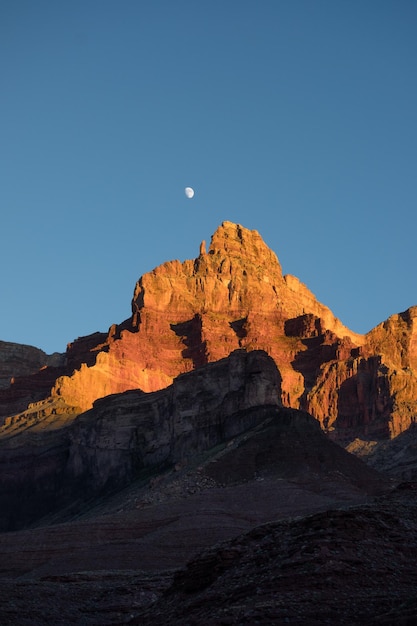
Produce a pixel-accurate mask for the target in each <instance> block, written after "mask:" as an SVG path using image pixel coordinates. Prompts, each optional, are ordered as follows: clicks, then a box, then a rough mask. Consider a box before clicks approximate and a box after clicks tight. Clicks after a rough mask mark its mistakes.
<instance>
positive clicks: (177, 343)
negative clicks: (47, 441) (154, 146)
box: [0, 222, 417, 442]
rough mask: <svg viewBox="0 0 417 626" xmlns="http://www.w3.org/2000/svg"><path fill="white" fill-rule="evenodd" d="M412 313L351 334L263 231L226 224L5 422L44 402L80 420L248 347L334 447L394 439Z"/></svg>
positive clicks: (410, 348) (411, 366)
mask: <svg viewBox="0 0 417 626" xmlns="http://www.w3.org/2000/svg"><path fill="white" fill-rule="evenodd" d="M416 311H417V307H412V308H410V309H409V310H408V311H405V312H404V313H401V314H398V315H394V316H392V317H391V318H390V319H389V320H387V321H386V322H384V323H382V324H380V325H379V326H377V327H376V328H375V329H373V330H372V331H370V332H369V333H368V334H367V335H358V334H356V333H353V332H352V331H350V330H349V329H348V328H346V327H345V326H343V324H342V323H341V322H340V321H339V320H338V319H337V318H336V317H335V316H334V315H333V314H332V312H331V311H330V309H328V308H327V307H326V306H324V305H323V304H321V303H320V302H318V301H317V299H316V298H315V296H314V295H313V294H312V293H311V292H310V291H309V290H308V289H307V287H306V286H305V285H303V284H302V283H301V282H300V281H299V280H298V279H297V278H295V277H293V276H290V275H285V276H284V275H283V274H282V270H281V266H280V264H279V261H278V259H277V257H276V255H275V254H274V252H272V251H271V250H270V249H269V248H268V247H267V245H266V244H265V243H264V241H263V240H262V238H261V236H260V235H259V234H258V233H257V232H256V231H250V230H247V229H245V228H244V227H242V226H240V225H237V224H233V223H231V222H224V223H223V224H222V225H221V226H220V227H219V228H218V229H217V231H216V232H215V233H214V235H213V237H212V239H211V243H210V246H209V248H208V250H207V251H206V249H205V244H204V245H203V244H202V245H201V246H200V254H199V256H198V257H197V258H196V259H194V260H187V261H184V262H183V263H181V262H180V261H170V262H166V263H164V264H162V265H161V266H159V267H157V268H155V269H154V270H153V271H151V272H149V273H148V274H145V275H144V276H142V277H141V278H140V279H139V281H138V282H137V284H136V287H135V289H134V295H133V300H132V316H131V318H129V319H128V320H126V321H125V322H123V323H122V324H120V325H113V326H112V327H111V328H110V330H109V332H108V333H107V334H104V333H96V334H95V335H91V336H89V337H85V338H81V339H79V340H77V341H75V342H74V343H73V344H70V346H69V348H68V351H67V354H66V361H65V366H64V367H62V368H61V369H60V370H59V369H57V370H52V369H51V368H46V372H45V371H42V372H39V373H38V374H34V375H32V376H31V377H30V381H28V379H27V378H26V379H25V380H24V381H23V379H19V378H17V379H16V380H15V381H14V383H13V384H12V385H11V386H10V387H9V388H8V389H6V390H3V392H2V394H3V395H2V394H1V393H0V419H1V416H3V420H6V421H7V420H8V421H9V422H10V419H12V420H14V422H16V423H17V422H19V423H20V424H22V423H25V422H26V420H27V411H25V409H26V408H27V405H28V403H29V402H30V403H31V404H32V405H33V404H36V403H38V402H39V401H41V400H42V399H45V401H46V402H47V406H49V407H51V406H52V405H53V406H54V407H55V410H56V412H57V414H65V413H68V414H69V415H73V414H76V413H80V412H82V411H86V410H89V409H90V408H91V407H92V405H93V403H94V402H95V400H97V399H98V398H100V397H103V396H106V395H109V394H114V393H121V392H123V391H126V390H129V389H137V388H139V389H141V390H142V391H146V392H151V391H156V390H160V389H163V388H165V387H167V386H168V385H170V384H171V383H172V381H173V379H174V378H175V377H176V376H178V375H179V374H181V373H184V372H188V371H191V370H193V369H196V368H199V367H201V366H202V365H205V364H207V363H210V362H214V361H217V360H219V359H221V358H224V357H226V356H227V355H228V354H230V353H231V352H233V351H234V350H236V349H240V348H241V349H245V350H247V351H251V350H265V351H266V352H267V353H268V354H269V355H270V356H271V357H272V358H273V359H274V360H275V363H276V364H277V366H278V369H279V372H280V375H281V378H282V383H281V397H280V400H281V401H282V403H283V405H284V406H287V407H293V408H301V409H304V410H307V411H309V412H310V413H311V414H313V415H314V416H315V417H316V419H317V420H318V421H319V422H320V424H321V426H322V427H323V429H325V430H327V431H328V432H329V433H331V436H332V437H334V438H335V439H338V440H339V441H342V442H348V441H350V440H352V439H354V438H355V437H358V436H360V437H362V438H364V439H365V438H367V439H372V438H379V439H380V438H388V437H393V436H396V435H397V434H399V433H400V432H402V431H403V430H405V429H407V428H408V427H409V425H410V424H411V423H412V422H413V421H414V420H415V416H416V414H417V405H416V402H417V400H416V398H417V395H416V390H417V378H416V360H417V356H416V354H417V348H416V346H417V332H416V324H415V318H416ZM42 376H43V377H44V379H45V378H47V379H48V380H47V381H44V380H43V378H42ZM29 382H30V384H29ZM46 382H47V384H46ZM22 389H23V390H22ZM28 389H29V390H30V393H28ZM25 402H26V406H25ZM34 410H35V412H36V410H39V411H41V412H42V411H43V410H44V409H43V407H42V406H40V405H36V406H35V407H33V406H32V407H31V408H30V413H31V414H33V412H34Z"/></svg>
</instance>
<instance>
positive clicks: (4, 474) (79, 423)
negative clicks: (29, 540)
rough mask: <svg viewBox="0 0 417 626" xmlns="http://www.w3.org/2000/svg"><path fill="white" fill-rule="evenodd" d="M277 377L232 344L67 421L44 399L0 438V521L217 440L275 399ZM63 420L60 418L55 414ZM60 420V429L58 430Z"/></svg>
mask: <svg viewBox="0 0 417 626" xmlns="http://www.w3.org/2000/svg"><path fill="white" fill-rule="evenodd" d="M280 382H281V379H280V375H279V372H278V370H277V368H276V366H275V363H274V361H273V360H272V359H271V358H270V357H269V356H268V355H267V354H265V353H264V352H259V351H253V352H245V351H243V350H239V351H236V352H234V353H233V354H231V355H230V356H229V357H228V358H226V359H223V360H220V361H219V362H216V363H213V364H209V365H206V366H205V367H203V368H200V369H198V370H195V371H193V372H190V373H188V374H184V375H182V376H179V377H178V378H177V379H176V380H175V381H174V383H173V384H172V385H171V386H169V387H168V388H166V389H164V390H161V391H159V392H157V393H151V394H146V393H144V392H142V391H140V390H132V391H128V392H125V393H123V394H119V395H113V396H110V397H107V398H103V399H101V400H99V401H97V402H96V403H95V405H94V407H93V408H92V409H91V410H90V411H88V412H86V413H83V414H81V415H79V417H78V418H77V419H75V420H74V416H70V415H67V419H66V421H65V420H63V419H62V415H61V416H59V407H57V405H56V404H53V403H52V404H51V408H50V410H49V411H48V412H45V413H44V414H43V415H42V416H41V417H39V416H38V414H37V413H36V411H34V412H33V417H32V423H31V424H30V427H27V424H28V422H29V417H27V419H26V421H25V422H24V424H23V427H22V425H19V424H18V425H17V427H16V424H13V423H11V424H9V425H6V426H5V427H4V429H3V439H2V440H1V441H0V528H1V529H2V530H8V529H11V528H16V527H18V526H20V525H24V524H28V523H30V522H31V521H33V520H35V519H37V518H39V517H41V516H42V515H44V514H46V513H47V512H49V511H51V510H54V509H57V508H60V507H63V506H64V505H65V506H70V505H71V506H75V505H76V503H77V501H78V500H81V501H84V500H85V499H86V498H88V497H96V496H98V495H99V494H101V493H105V492H108V491H109V490H111V489H115V488H120V487H122V486H124V485H126V484H128V483H129V482H130V481H131V480H133V479H134V478H138V477H139V476H141V475H145V476H148V477H149V475H151V474H152V473H155V472H157V471H160V470H161V468H166V467H170V466H172V465H173V464H175V463H176V462H181V461H182V460H183V459H184V458H187V457H188V456H195V455H197V454H199V453H202V452H203V451H206V450H208V449H210V448H213V447H215V446H217V445H218V444H220V443H224V442H225V441H227V440H228V439H230V438H232V437H234V436H235V435H238V434H240V433H242V432H244V431H245V430H247V429H249V428H251V427H252V426H254V425H256V424H258V423H260V422H261V421H262V420H264V419H265V409H267V408H268V407H270V406H277V405H278V404H279V400H278V398H279V396H280ZM60 420H61V421H60ZM58 425H59V426H60V427H58Z"/></svg>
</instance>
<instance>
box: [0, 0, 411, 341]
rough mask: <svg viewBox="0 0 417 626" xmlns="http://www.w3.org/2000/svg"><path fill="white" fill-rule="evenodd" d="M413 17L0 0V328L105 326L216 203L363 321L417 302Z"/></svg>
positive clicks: (204, 222) (201, 227) (75, 330)
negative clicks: (189, 192)
mask: <svg viewBox="0 0 417 626" xmlns="http://www.w3.org/2000/svg"><path fill="white" fill-rule="evenodd" d="M416 32H417V2H415V0H392V1H386V0H373V1H370V0H317V1H315V0H249V1H246V0H221V1H218V0H210V1H208V0H207V1H206V0H152V1H151V0H147V1H146V0H142V1H141V0H117V1H116V0H112V1H108V0H82V1H79V0H71V1H69V0H68V1H64V0H62V1H57V0H47V1H46V0H36V2H34V1H33V0H0V76H1V83H0V84H1V87H0V89H1V96H0V102H1V116H0V211H1V246H0V255H1V256H0V259H1V260H0V271H1V280H0V284H1V307H0V322H1V331H0V339H2V340H4V341H15V342H18V343H27V344H31V345H35V346H37V347H39V348H42V349H43V350H45V351H46V352H48V353H50V352H53V351H60V352H62V351H64V350H65V348H66V344H67V343H68V342H70V341H72V340H73V339H75V338H76V337H78V336H82V335H87V334H90V333H92V332H94V331H97V330H100V331H106V330H107V329H108V327H109V326H110V325H111V324H112V323H114V322H115V323H119V322H121V321H123V320H124V319H126V318H127V317H129V315H130V302H131V297H132V294H133V289H134V285H135V282H136V280H137V279H138V278H139V277H140V276H141V275H142V274H143V273H145V272H147V271H149V270H151V269H152V268H153V267H155V266H157V265H159V264H161V263H163V262H164V261H167V260H171V259H176V258H178V259H180V260H181V261H182V260H185V259H187V258H194V257H195V256H197V254H198V249H199V244H200V241H201V240H202V239H205V240H206V241H207V242H209V240H210V237H211V235H212V233H213V232H214V231H215V229H216V228H217V226H218V225H219V224H220V223H221V222H222V221H223V220H231V221H233V222H237V223H240V224H242V225H243V226H246V227H247V228H251V229H256V230H258V231H259V232H260V234H261V235H262V236H263V238H264V240H265V241H266V242H267V244H268V245H269V246H270V247H271V248H272V249H273V250H274V251H275V252H276V254H277V255H278V258H279V260H280V262H281V264H282V266H283V271H284V273H288V274H294V275H295V276H297V277H298V278H299V279H300V280H302V281H303V282H304V283H306V285H307V286H308V287H309V288H310V289H311V290H312V291H313V293H315V295H316V296H317V298H318V299H319V300H320V301H321V302H323V303H324V304H326V305H327V306H329V307H330V308H331V309H332V311H333V312H334V313H335V314H336V315H337V316H338V317H339V318H340V319H341V320H342V321H343V323H345V324H346V325H347V326H349V327H350V328H351V329H352V330H354V331H356V332H367V331H368V330H370V329H371V328H372V327H373V326H375V325H376V324H378V323H379V322H381V321H383V320H384V319H386V318H387V317H388V316H389V315H391V314H393V313H397V312H400V311H403V310H404V309H406V308H408V307H409V306H411V305H415V304H417V293H416V283H417V281H416V250H415V248H416V246H415V239H416V222H417V217H416V215H417V213H416V162H417V151H416V146H417V141H416V140H417V124H416V115H417V113H416V112H417V37H416ZM187 185H190V186H192V187H194V189H195V192H196V194H195V197H194V198H193V199H192V200H187V198H186V197H185V195H184V187H185V186H187Z"/></svg>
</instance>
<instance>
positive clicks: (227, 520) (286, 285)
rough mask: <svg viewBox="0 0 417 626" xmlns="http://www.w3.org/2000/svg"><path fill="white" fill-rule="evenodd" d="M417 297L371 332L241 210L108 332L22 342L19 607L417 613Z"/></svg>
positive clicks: (7, 480)
mask: <svg viewBox="0 0 417 626" xmlns="http://www.w3.org/2000/svg"><path fill="white" fill-rule="evenodd" d="M416 313H417V307H413V308H411V309H409V310H408V311H405V312H403V313H400V314H398V315H393V316H392V317H391V318H389V319H388V320H387V321H386V322H384V323H382V324H380V325H379V326H377V327H376V328H375V329H373V330H372V331H370V333H368V334H367V335H363V336H362V335H357V334H354V333H352V332H351V331H350V330H349V329H347V328H346V327H344V326H343V325H342V323H341V322H340V321H339V320H338V319H337V318H336V317H335V316H334V315H333V314H332V313H331V311H330V310H329V309H328V308H327V307H325V306H324V305H322V304H321V303H319V302H318V301H317V300H316V298H315V297H314V296H313V294H312V293H311V292H310V291H309V290H308V289H307V287H305V286H304V285H303V284H302V283H300V282H299V281H298V280H297V279H296V278H294V277H291V276H283V275H282V271H281V267H280V264H279V261H278V259H277V257H276V256H275V254H274V253H273V252H272V251H271V250H269V248H268V247H267V246H266V245H265V243H264V242H263V241H262V239H261V237H260V235H259V234H258V233H257V232H256V231H249V230H247V229H245V228H243V227H241V226H239V225H236V224H232V223H230V222H224V223H223V224H222V225H221V226H220V227H219V228H218V230H217V231H216V233H215V234H214V235H213V237H212V240H211V244H210V246H209V248H208V250H206V246H205V243H204V242H203V243H202V244H201V245H200V251H199V255H198V256H197V257H196V259H194V260H189V261H185V262H184V263H180V262H179V261H172V262H168V263H165V264H163V265H161V266H160V267H158V268H156V269H155V270H153V271H152V272H150V273H148V274H145V275H144V276H143V277H142V278H140V279H139V281H138V282H137V284H136V287H135V290H134V295H133V300H132V315H131V317H130V318H129V319H127V320H125V321H124V322H122V323H121V324H119V325H116V324H115V325H113V326H112V327H111V328H110V329H109V332H108V333H94V334H93V335H89V336H87V337H81V338H79V339H77V340H76V341H74V342H73V343H71V344H69V345H68V348H67V351H66V354H65V355H52V356H51V357H48V356H47V355H44V354H43V353H41V351H37V350H36V349H35V348H30V347H27V346H22V347H19V346H16V345H15V344H0V350H1V348H2V346H3V347H6V348H7V349H6V350H4V351H3V357H2V358H0V363H2V366H1V367H2V369H1V372H2V376H3V380H4V381H5V382H4V386H3V388H2V389H0V413H1V418H0V419H1V424H2V425H1V427H0V531H2V532H0V585H1V590H2V600H1V602H0V622H1V623H2V624H5V625H6V624H15V623H19V624H25V625H26V626H35V625H36V626H41V625H42V624H51V623H53V624H56V625H59V624H62V625H64V624H68V623H73V622H74V623H80V624H86V625H91V626H98V625H100V626H103V625H105V624H127V623H132V624H139V623H140V624H147V623H149V624H150V623H152V624H165V623H169V624H173V625H174V624H184V623H193V624H202V625H203V624H204V625H205V624H254V623H259V624H271V623H281V622H282V623H287V622H289V623H294V624H315V623H317V624H319V623H334V624H337V623H340V624H345V623H346V624H351V623H356V624H360V623H363V624H365V623H366V624H369V623H414V622H413V620H415V618H416V615H417V602H416V600H415V584H416V582H417V569H416V565H415V563H416V559H415V556H416V549H417V546H416V541H415V537H416V532H415V531H416V528H415V519H416V518H415V512H416V495H415V494H416V491H415V484H414V483H413V482H410V478H412V477H413V473H412V471H414V470H413V468H414V465H413V464H412V461H410V459H412V458H413V445H414V444H413V441H414V434H413V433H414V428H413V426H412V425H413V423H414V420H415V415H416V398H417V396H416V393H415V390H416V387H415V385H416V328H415V319H416ZM8 381H10V384H9V382H8ZM400 442H404V446H405V448H403V447H402V444H401V445H400ZM340 443H343V444H346V443H349V444H350V446H349V449H351V450H352V451H354V452H355V455H354V454H351V453H350V452H349V451H347V450H346V449H345V448H344V447H342V446H341V445H340ZM399 445H400V452H401V451H402V450H404V449H406V450H407V452H406V454H405V453H404V454H400V457H401V462H402V464H403V465H402V468H401V469H400V468H399V467H398V464H396V460H397V459H398V456H399V448H398V446H399ZM384 451H386V452H387V456H384ZM371 452H372V453H374V452H375V455H374V456H372V455H371V454H370V453H371ZM377 452H380V454H379V456H378V454H377ZM361 454H362V456H363V457H364V458H366V457H367V455H368V456H369V459H373V460H372V463H373V465H374V467H371V464H370V463H369V464H368V463H364V462H363V461H362V460H361V459H360V458H358V456H359V455H361ZM381 455H382V456H381ZM384 459H385V464H384ZM404 468H406V470H407V472H408V473H407V472H405V469H404ZM396 470H398V471H396ZM410 472H411V473H410ZM392 476H395V478H394V479H393V478H392ZM404 479H407V480H408V481H409V482H407V483H404V482H401V481H402V480H404ZM381 589H383V593H381ZM390 620H391V621H390ZM407 620H411V621H408V622H407Z"/></svg>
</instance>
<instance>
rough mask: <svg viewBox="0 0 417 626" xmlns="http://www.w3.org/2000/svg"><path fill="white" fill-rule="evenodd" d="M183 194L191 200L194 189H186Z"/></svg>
mask: <svg viewBox="0 0 417 626" xmlns="http://www.w3.org/2000/svg"><path fill="white" fill-rule="evenodd" d="M184 192H185V195H186V196H187V198H192V197H193V196H194V189H193V188H192V187H186V188H185V189H184Z"/></svg>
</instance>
